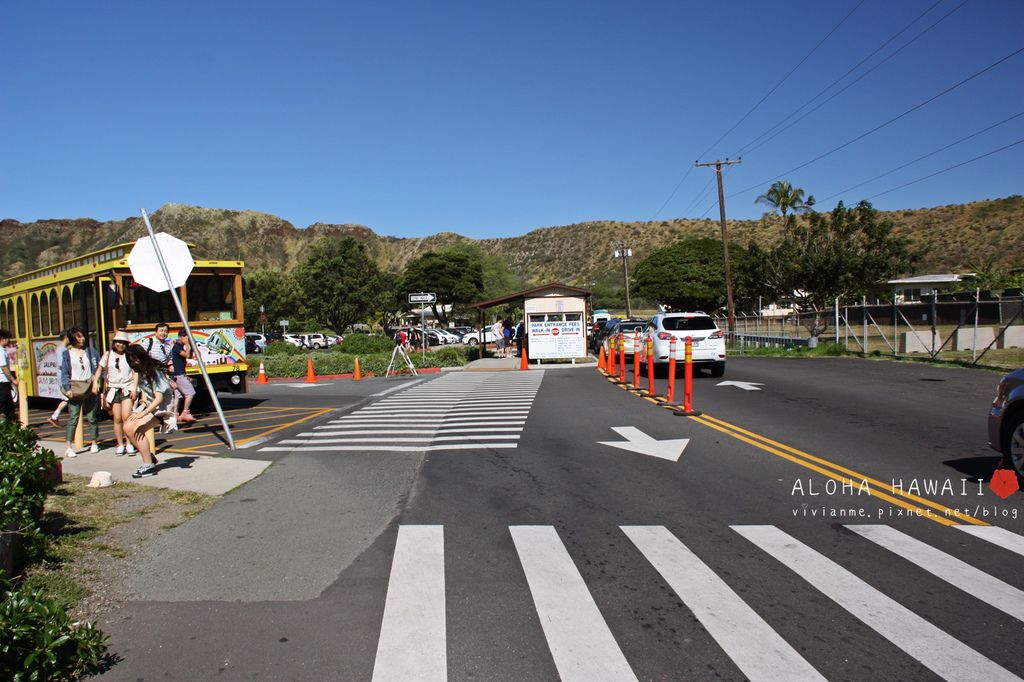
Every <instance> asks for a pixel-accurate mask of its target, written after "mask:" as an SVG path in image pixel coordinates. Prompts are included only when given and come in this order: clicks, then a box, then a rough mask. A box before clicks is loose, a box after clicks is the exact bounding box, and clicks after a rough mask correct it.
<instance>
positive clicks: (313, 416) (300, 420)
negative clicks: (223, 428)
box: [235, 407, 333, 445]
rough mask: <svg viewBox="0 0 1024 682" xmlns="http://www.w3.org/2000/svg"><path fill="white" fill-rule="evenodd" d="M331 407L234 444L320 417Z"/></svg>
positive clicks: (240, 443) (246, 441)
mask: <svg viewBox="0 0 1024 682" xmlns="http://www.w3.org/2000/svg"><path fill="white" fill-rule="evenodd" d="M332 409H333V408H330V407H327V408H324V409H322V410H321V411H320V412H317V413H316V414H311V415H309V416H308V417H303V418H302V419H297V420H295V421H293V422H291V423H290V424H282V425H281V426H278V427H277V428H274V429H271V430H270V431H267V432H265V433H261V434H258V435H255V436H252V437H251V438H246V439H245V440H240V441H238V442H236V443H235V445H242V444H244V443H248V442H249V441H252V440H256V439H257V438H262V437H264V436H269V435H270V434H272V433H277V432H278V431H280V430H281V429H286V428H288V427H289V426H295V425H296V424H301V423H302V422H306V421H309V420H310V419H316V418H317V417H320V416H323V415H325V414H327V413H328V412H330V411H331V410H332Z"/></svg>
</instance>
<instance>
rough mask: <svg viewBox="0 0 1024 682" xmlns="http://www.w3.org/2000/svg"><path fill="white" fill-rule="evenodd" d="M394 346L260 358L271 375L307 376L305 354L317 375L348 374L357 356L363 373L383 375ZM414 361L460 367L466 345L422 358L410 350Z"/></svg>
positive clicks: (252, 373)
mask: <svg viewBox="0 0 1024 682" xmlns="http://www.w3.org/2000/svg"><path fill="white" fill-rule="evenodd" d="M393 350H394V346H390V347H389V350H388V352H386V353H371V354H367V355H362V354H359V355H357V354H355V353H335V352H334V351H315V352H312V353H308V354H306V353H303V354H302V357H299V356H285V355H278V356H267V357H264V358H263V366H264V369H266V372H267V376H270V377H304V376H306V363H307V358H312V360H313V371H314V372H316V374H317V375H318V376H323V375H326V374H350V373H351V372H352V371H353V370H354V369H355V359H356V358H357V357H358V358H359V369H360V370H361V371H362V372H363V373H364V374H365V373H368V372H369V373H372V374H374V375H376V376H384V373H385V372H387V368H388V363H389V362H390V361H391V353H392V351H393ZM409 357H410V358H411V359H412V362H413V365H414V366H415V367H416V368H417V369H423V368H428V367H462V366H463V365H465V364H466V362H467V360H468V354H467V349H465V348H451V347H450V348H440V349H438V350H435V351H431V352H429V353H427V357H426V359H423V357H422V354H421V353H419V352H415V353H414V352H412V351H410V352H409ZM396 366H401V367H404V366H405V365H404V363H401V362H399V363H397V364H396ZM258 371H259V365H256V366H250V367H249V376H256V374H257V372H258Z"/></svg>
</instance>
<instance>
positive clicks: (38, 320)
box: [29, 294, 43, 338]
mask: <svg viewBox="0 0 1024 682" xmlns="http://www.w3.org/2000/svg"><path fill="white" fill-rule="evenodd" d="M29 311H30V312H31V314H32V337H33V338H39V337H40V336H41V335H42V333H43V329H42V327H43V325H42V318H43V315H42V310H41V309H40V306H39V294H32V298H30V299H29Z"/></svg>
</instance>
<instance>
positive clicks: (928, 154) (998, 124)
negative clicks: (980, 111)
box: [822, 111, 1024, 201]
mask: <svg viewBox="0 0 1024 682" xmlns="http://www.w3.org/2000/svg"><path fill="white" fill-rule="evenodd" d="M1021 116H1024V111H1021V112H1020V113H1017V114H1014V115H1013V116H1010V117H1009V118H1004V119H1003V120H1002V121H999V122H998V123H993V124H992V125H990V126H988V127H986V128H982V129H981V130H979V131H977V132H974V133H971V134H970V135H967V136H966V137H961V138H960V139H959V140H957V141H956V142H950V143H949V144H947V145H945V146H943V147H939V148H938V149H936V150H935V151H931V152H928V153H927V154H925V155H924V156H919V157H917V158H916V159H914V160H913V161H908V162H906V163H904V164H902V165H900V166H896V167H895V168H893V169H891V170H887V171H886V172H884V173H882V174H880V175H876V176H875V177H873V178H870V179H868V180H865V181H864V182H858V183H857V184H856V185H853V186H852V187H847V188H846V189H844V190H842V191H840V192H836V193H835V194H830V195H828V196H827V197H825V198H823V199H822V201H828V200H829V199H834V198H835V197H838V196H840V195H842V194H846V193H847V192H849V191H851V190H855V189H857V188H858V187H863V186H864V185H867V184H868V183H872V182H874V181H875V180H880V179H882V178H884V177H885V176H887V175H892V174H893V173H895V172H896V171H899V170H903V169H904V168H906V167H907V166H912V165H914V164H915V163H917V162H918V161H924V160H925V159H927V158H928V157H930V156H935V155H936V154H938V153H939V152H944V151H946V150H947V149H949V148H950V147H955V146H956V145H958V144H960V143H961V142H966V141H967V140H969V139H971V138H972V137H977V136H978V135H981V134H982V133H987V132H988V131H990V130H992V129H993V128H998V127H999V126H1001V125H1003V124H1004V123H1009V122H1010V121H1012V120H1014V119H1017V118H1020V117H1021Z"/></svg>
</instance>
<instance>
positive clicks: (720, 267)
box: [632, 238, 747, 312]
mask: <svg viewBox="0 0 1024 682" xmlns="http://www.w3.org/2000/svg"><path fill="white" fill-rule="evenodd" d="M729 256H730V260H731V264H732V272H733V288H734V291H735V292H736V295H737V297H739V296H742V295H743V294H742V292H744V291H746V289H747V285H746V275H745V273H746V272H747V267H746V263H747V250H746V249H744V248H743V247H742V246H739V245H737V244H732V243H730V245H729ZM632 286H633V292H635V293H636V295H637V296H641V297H643V298H646V299H648V300H651V301H657V302H658V303H661V304H663V305H666V306H668V307H670V308H671V309H672V310H680V311H692V310H703V311H705V312H711V311H712V310H716V309H718V308H720V307H722V306H723V305H724V304H725V262H724V259H723V257H722V242H720V241H719V240H717V239H709V238H700V239H685V240H683V241H680V242H676V243H675V244H673V245H672V246H667V247H665V248H662V249H658V250H657V251H654V252H653V253H651V255H650V256H648V257H647V258H646V259H644V260H643V261H641V262H640V263H638V264H637V265H636V268H635V269H634V270H633V283H632Z"/></svg>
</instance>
